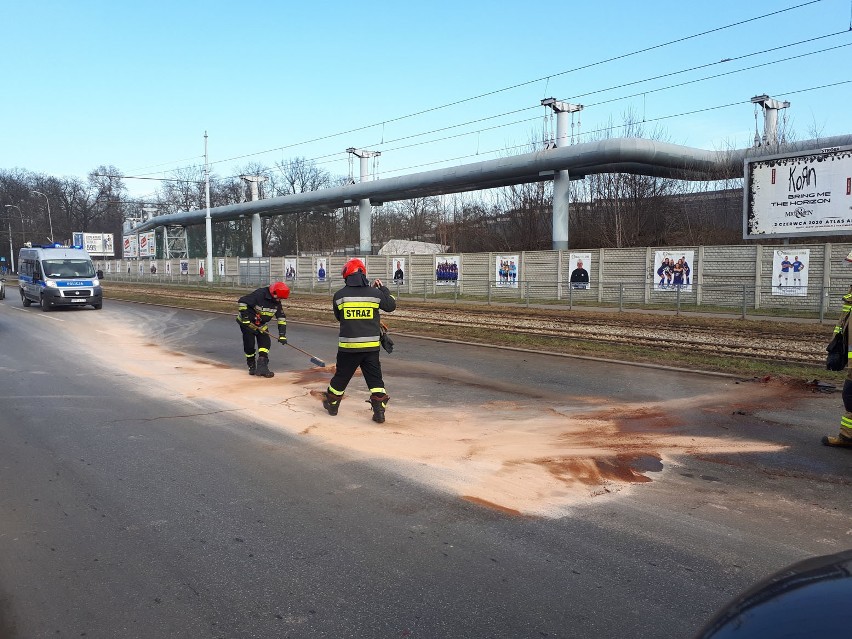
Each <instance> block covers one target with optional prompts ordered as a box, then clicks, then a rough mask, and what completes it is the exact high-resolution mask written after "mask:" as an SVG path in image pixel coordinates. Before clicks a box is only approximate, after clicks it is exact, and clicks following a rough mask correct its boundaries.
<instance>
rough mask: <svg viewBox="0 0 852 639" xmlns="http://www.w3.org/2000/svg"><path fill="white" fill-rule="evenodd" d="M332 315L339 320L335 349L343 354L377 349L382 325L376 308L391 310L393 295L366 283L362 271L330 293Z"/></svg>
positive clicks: (392, 308)
mask: <svg viewBox="0 0 852 639" xmlns="http://www.w3.org/2000/svg"><path fill="white" fill-rule="evenodd" d="M332 306H333V308H334V316H335V317H336V318H337V321H338V322H340V338H339V339H338V349H339V350H341V351H344V352H347V353H366V352H369V351H378V350H379V345H380V340H381V335H382V328H381V324H380V323H379V310H382V311H385V312H387V313H391V312H393V311H394V310H395V309H396V298H394V296H393V295H391V293H390V290H388V287H387V286H381V287H379V288H376V287H373V286H370V283H369V282H368V281H367V278H366V277H365V276H364V275H363V274H362V273H353V274H352V275H350V276H349V277H347V278H346V286H344V287H343V288H342V289H340V290H339V291H337V293H335V294H334V299H333V301H332Z"/></svg>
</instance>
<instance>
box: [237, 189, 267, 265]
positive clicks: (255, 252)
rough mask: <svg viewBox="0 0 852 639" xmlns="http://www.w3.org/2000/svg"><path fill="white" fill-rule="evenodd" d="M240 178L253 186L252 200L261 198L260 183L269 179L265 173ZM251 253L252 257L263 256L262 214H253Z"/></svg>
mask: <svg viewBox="0 0 852 639" xmlns="http://www.w3.org/2000/svg"><path fill="white" fill-rule="evenodd" d="M240 179H242V180H245V181H246V182H248V183H249V186H250V187H251V201H252V202H256V201H257V200H259V199H260V189H259V187H258V184H259V183H260V182H266V180H267V179H268V178H267V177H266V176H265V175H241V176H240ZM251 255H252V257H263V230H262V227H261V224H260V214H259V213H254V214H253V215H252V216H251Z"/></svg>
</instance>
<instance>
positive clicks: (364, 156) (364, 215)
mask: <svg viewBox="0 0 852 639" xmlns="http://www.w3.org/2000/svg"><path fill="white" fill-rule="evenodd" d="M346 151H347V152H348V153H351V154H352V155H355V156H358V158H359V159H360V169H361V182H367V181H369V179H370V158H374V157H378V156H380V155H381V154H382V153H381V151H363V150H361V149H355V148H348V149H346ZM358 228H359V240H358V252H359V253H361V255H370V254H371V253H372V252H373V207H372V205H371V204H370V199H369V198H365V199H363V200H359V202H358Z"/></svg>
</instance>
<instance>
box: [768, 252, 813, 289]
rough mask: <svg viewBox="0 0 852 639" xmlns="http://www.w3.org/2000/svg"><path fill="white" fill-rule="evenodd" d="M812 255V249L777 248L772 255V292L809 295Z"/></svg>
mask: <svg viewBox="0 0 852 639" xmlns="http://www.w3.org/2000/svg"><path fill="white" fill-rule="evenodd" d="M810 257H811V250H810V249H796V250H794V251H789V250H776V251H775V252H774V253H773V255H772V294H773V295H791V296H795V297H804V296H805V295H807V294H808V263H809V261H810Z"/></svg>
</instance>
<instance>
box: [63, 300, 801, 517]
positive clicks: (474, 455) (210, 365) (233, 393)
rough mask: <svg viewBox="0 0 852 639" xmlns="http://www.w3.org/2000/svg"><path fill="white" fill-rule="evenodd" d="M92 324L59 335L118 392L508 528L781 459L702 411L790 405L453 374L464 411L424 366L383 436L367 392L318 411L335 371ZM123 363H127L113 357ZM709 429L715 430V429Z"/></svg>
mask: <svg viewBox="0 0 852 639" xmlns="http://www.w3.org/2000/svg"><path fill="white" fill-rule="evenodd" d="M104 313H107V315H106V317H105V316H104ZM92 315H93V316H94V315H96V314H92ZM97 315H98V317H97V322H95V319H91V318H89V317H88V316H86V317H81V321H79V322H74V323H73V325H70V326H65V325H63V331H67V332H68V333H69V334H70V336H72V337H76V339H77V340H78V341H79V342H80V343H81V344H82V345H83V346H84V348H86V349H87V351H88V352H89V353H91V354H92V356H93V357H96V358H99V359H100V360H101V361H102V362H103V365H104V367H107V368H111V369H114V370H115V371H116V372H118V373H121V375H118V376H117V377H118V378H120V379H129V380H131V383H133V384H134V389H135V392H142V393H150V394H152V395H154V396H157V397H159V398H164V397H175V398H177V399H181V398H184V399H189V400H192V401H194V402H205V403H207V404H211V405H215V406H217V408H219V409H222V410H225V409H227V410H230V411H234V412H235V414H236V413H239V414H240V415H241V416H244V417H245V419H247V420H249V421H250V422H251V423H252V424H256V423H258V422H263V423H265V424H266V425H268V426H269V427H270V428H277V429H281V430H284V431H287V432H290V433H292V434H294V435H298V436H300V437H302V438H303V441H305V442H310V443H311V444H313V445H317V446H326V447H330V448H333V449H334V450H336V451H338V452H342V453H344V454H346V455H347V456H348V457H350V458H352V459H354V460H358V461H361V462H363V463H365V464H370V465H374V466H376V467H379V468H381V469H383V470H385V471H387V472H390V473H394V474H397V475H401V476H404V477H406V478H408V479H410V480H414V481H418V482H421V483H422V484H425V485H428V486H430V487H432V488H434V489H436V490H439V491H441V492H444V493H447V494H452V495H455V496H457V497H458V498H460V499H465V500H466V501H470V502H472V503H477V504H479V505H482V506H486V507H489V508H492V509H494V510H497V511H499V512H503V513H506V514H512V515H517V514H521V515H537V516H562V515H564V514H565V513H566V512H567V511H568V510H569V509H570V508H571V507H573V506H574V505H577V504H581V503H588V502H590V501H593V500H601V499H612V498H621V497H623V496H625V495H628V494H631V492H633V491H636V490H642V486H644V485H647V484H649V483H651V482H652V481H665V479H666V476H667V470H668V467H669V465H670V464H669V462H670V461H673V460H676V459H677V458H679V457H683V456H693V455H709V456H715V455H726V456H730V457H737V456H738V455H740V454H742V453H749V452H771V451H775V450H779V449H780V448H782V447H781V446H779V445H778V444H776V443H774V442H771V441H759V440H755V439H749V438H748V437H745V436H744V435H743V434H742V433H737V432H736V424H737V422H736V420H735V418H732V417H731V414H730V409H728V412H727V415H725V413H724V412H719V413H718V414H717V413H715V412H714V413H710V414H708V413H707V412H706V411H708V410H709V411H714V410H716V408H717V407H718V406H719V405H725V406H730V405H732V404H734V403H738V402H739V403H742V404H749V405H754V406H760V405H761V404H762V405H764V406H771V405H775V403H777V401H778V398H779V397H780V396H784V395H785V394H789V393H791V389H790V388H785V387H783V386H781V385H779V384H773V383H771V382H770V383H765V384H736V383H734V382H732V381H728V380H718V379H712V380H708V384H707V387H708V389H710V390H709V391H708V392H707V393H706V394H704V395H700V396H691V397H670V398H669V397H666V398H665V399H662V400H659V399H649V401H634V402H629V401H624V400H623V399H620V398H618V395H617V390H616V391H614V392H613V393H612V394H610V395H604V394H599V395H586V396H570V395H566V394H564V393H559V394H557V393H553V394H552V396H551V395H546V396H543V395H542V394H540V393H536V394H535V395H522V394H519V393H518V392H517V388H516V386H514V385H512V384H502V383H486V384H483V383H482V380H481V379H480V378H479V377H477V376H474V375H472V374H467V373H465V374H462V373H460V372H459V371H452V372H451V373H450V377H451V378H452V383H453V384H454V385H457V386H458V385H466V386H467V391H466V394H465V397H466V398H468V399H469V398H473V401H464V402H462V401H458V402H452V401H447V399H446V396H445V395H442V388H444V386H442V384H441V383H439V382H443V383H446V381H447V377H446V375H443V376H442V375H438V373H439V372H441V373H446V371H445V367H438V366H437V365H436V366H433V367H430V366H421V367H420V369H419V370H418V371H417V372H416V374H415V376H416V377H417V380H418V382H417V383H418V387H419V388H420V390H421V391H422V397H423V398H424V399H423V400H422V401H421V402H420V403H419V404H416V405H415V404H414V403H413V402H406V401H402V399H403V398H402V397H398V398H396V401H394V398H393V397H392V398H391V402H390V405H389V406H388V412H387V422H385V423H384V424H376V423H375V422H373V421H372V420H371V414H372V413H371V411H370V407H369V404H367V403H365V402H364V401H363V400H365V399H366V398H367V396H368V391H367V390H366V388H364V384H363V381H362V380H360V379H359V380H358V381H357V382H356V381H353V383H352V384H350V386H349V388H348V389H347V393H346V396H345V398H346V399H345V400H344V401H343V403H342V404H341V407H340V413H339V414H338V415H337V416H336V417H332V416H330V415H328V414H327V413H326V412H325V411H324V410H323V409H322V406H321V405H320V400H321V399H322V397H323V394H324V392H325V389H326V386H327V385H328V381H329V380H330V379H331V376H332V374H333V372H334V366H333V365H332V366H326V367H323V368H318V367H311V368H306V369H304V370H299V371H276V375H275V377H273V378H260V379H258V378H256V377H252V376H249V375H248V374H247V373H246V370H245V368H244V367H243V366H238V365H237V362H235V364H234V366H227V365H223V364H222V363H221V362H216V361H213V360H205V359H204V358H202V357H199V356H197V355H193V356H192V357H185V356H183V357H182V356H181V355H182V354H181V353H175V352H173V351H172V350H170V349H169V348H168V346H167V345H166V346H161V345H158V344H156V343H155V341H156V340H154V339H153V338H152V335H156V334H157V331H158V330H159V328H158V326H157V325H156V324H155V323H153V322H152V323H151V325H150V326H146V324H145V323H144V322H141V323H134V324H133V325H129V324H127V323H122V322H120V321H118V320H119V319H120V317H119V316H118V314H117V311H116V321H115V322H114V323H113V324H112V326H113V327H114V328H113V330H111V331H110V333H109V334H97V332H96V330H95V329H96V324H99V323H100V322H102V321H104V320H105V319H110V315H109V314H108V311H107V310H106V309H104V311H102V312H101V313H99V314H97ZM95 335H96V336H95ZM64 337H65V335H64V334H63V338H64ZM237 348H239V346H237ZM118 352H120V353H122V357H121V358H116V357H115V353H118ZM273 369H274V367H273ZM569 381H570V380H569ZM504 386H506V387H507V388H509V389H512V390H513V391H514V392H507V393H498V396H500V395H502V396H504V397H510V398H511V399H510V400H500V401H486V398H487V397H489V396H490V393H480V392H479V389H481V388H485V387H487V388H488V389H489V390H497V391H500V390H503V387H504ZM477 398H479V399H478V401H477ZM707 419H710V420H712V424H713V426H714V427H713V428H707V427H706V425H707V421H706V420H707ZM725 420H728V421H725ZM718 423H724V424H729V423H730V424H731V427H730V430H727V429H721V430H720V429H719V428H717V427H715V426H716V424H718ZM211 427H214V426H213V425H212V424H211ZM726 428H727V427H726ZM265 454H274V451H273V452H269V451H267V452H266V453H265Z"/></svg>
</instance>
